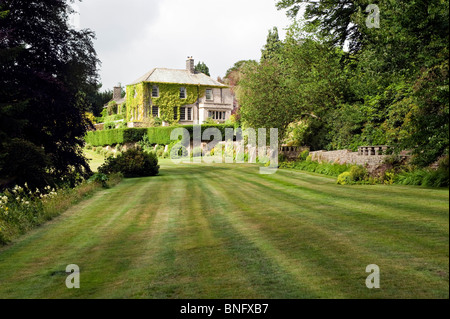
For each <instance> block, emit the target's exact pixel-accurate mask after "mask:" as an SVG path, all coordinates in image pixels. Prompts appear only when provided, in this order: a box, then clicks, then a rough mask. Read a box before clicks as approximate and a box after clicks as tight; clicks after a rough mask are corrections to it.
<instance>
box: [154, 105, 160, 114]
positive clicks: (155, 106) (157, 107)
mask: <svg viewBox="0 0 450 319" xmlns="http://www.w3.org/2000/svg"><path fill="white" fill-rule="evenodd" d="M154 108H156V109H157V111H158V115H157V116H155V114H154V112H153V111H154ZM159 111H160V109H159V106H157V105H152V116H153V117H159V116H160V114H159Z"/></svg>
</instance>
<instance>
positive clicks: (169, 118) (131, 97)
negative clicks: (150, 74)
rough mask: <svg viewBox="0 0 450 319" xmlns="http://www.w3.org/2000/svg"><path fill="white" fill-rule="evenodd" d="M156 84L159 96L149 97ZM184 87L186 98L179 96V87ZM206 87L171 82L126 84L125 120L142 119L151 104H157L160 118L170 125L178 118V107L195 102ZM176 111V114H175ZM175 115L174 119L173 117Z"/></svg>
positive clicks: (147, 112)
mask: <svg viewBox="0 0 450 319" xmlns="http://www.w3.org/2000/svg"><path fill="white" fill-rule="evenodd" d="M154 85H157V86H158V88H159V97H151V92H152V88H153V86H154ZM181 87H184V88H186V98H185V99H181V98H180V88H181ZM205 94H206V87H204V86H199V85H186V84H178V83H176V84H172V83H145V82H142V83H139V84H135V85H129V86H127V121H142V120H143V119H144V118H145V117H148V116H151V111H150V110H151V106H152V105H155V106H158V107H159V109H160V111H161V112H160V113H161V116H160V117H161V119H162V120H163V121H164V122H167V123H169V124H170V125H172V124H175V123H177V122H178V121H179V120H180V108H181V107H182V106H184V105H191V104H194V103H195V102H197V99H198V98H201V97H204V96H205ZM175 112H176V114H175ZM175 115H176V119H175Z"/></svg>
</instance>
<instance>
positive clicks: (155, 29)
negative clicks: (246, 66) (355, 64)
mask: <svg viewBox="0 0 450 319" xmlns="http://www.w3.org/2000/svg"><path fill="white" fill-rule="evenodd" d="M275 3H276V0H126V1H124V0H83V1H82V2H81V3H78V4H77V5H76V9H77V10H78V11H79V13H80V16H79V22H78V23H79V25H80V26H81V28H89V29H92V30H93V31H95V33H96V36H97V39H96V40H95V48H96V50H97V55H98V57H99V59H100V60H101V61H102V65H101V67H100V76H101V82H102V83H103V87H102V90H104V89H110V88H112V87H113V86H115V85H116V84H117V83H119V82H120V83H122V85H126V84H129V83H131V82H132V81H134V80H135V79H137V78H139V77H140V76H142V75H144V74H145V73H146V72H148V71H149V70H151V69H152V68H155V67H160V68H173V69H184V68H185V66H186V58H187V57H188V56H193V57H194V59H195V61H196V64H197V62H198V61H203V62H205V63H206V65H207V66H208V67H209V69H210V73H211V76H212V77H213V78H214V79H216V78H217V77H218V76H221V77H223V76H224V75H225V72H226V70H227V69H228V68H230V67H231V66H233V64H234V63H235V62H237V61H239V60H247V59H256V60H259V58H260V57H261V48H262V47H263V45H264V44H265V42H266V37H267V33H268V30H269V29H271V28H272V27H274V26H277V27H278V30H279V32H280V37H281V38H282V39H283V38H284V36H285V32H284V29H285V28H286V27H287V26H288V25H289V24H290V20H289V19H288V18H287V17H286V15H285V11H278V10H277V9H276V7H275Z"/></svg>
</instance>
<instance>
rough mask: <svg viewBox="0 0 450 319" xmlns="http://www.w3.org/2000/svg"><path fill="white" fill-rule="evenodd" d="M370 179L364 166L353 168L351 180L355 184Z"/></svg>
mask: <svg viewBox="0 0 450 319" xmlns="http://www.w3.org/2000/svg"><path fill="white" fill-rule="evenodd" d="M368 177H369V173H368V172H367V170H366V169H365V168H364V167H362V166H356V165H355V166H352V168H351V169H350V178H351V180H352V181H353V182H362V181H364V180H365V179H367V178H368Z"/></svg>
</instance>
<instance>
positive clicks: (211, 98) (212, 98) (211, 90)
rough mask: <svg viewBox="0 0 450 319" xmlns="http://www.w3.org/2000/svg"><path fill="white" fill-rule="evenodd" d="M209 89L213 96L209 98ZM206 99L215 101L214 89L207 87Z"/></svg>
mask: <svg viewBox="0 0 450 319" xmlns="http://www.w3.org/2000/svg"><path fill="white" fill-rule="evenodd" d="M208 91H209V92H211V97H210V98H209V99H208ZM205 99H206V101H214V91H213V89H206V92H205Z"/></svg>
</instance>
